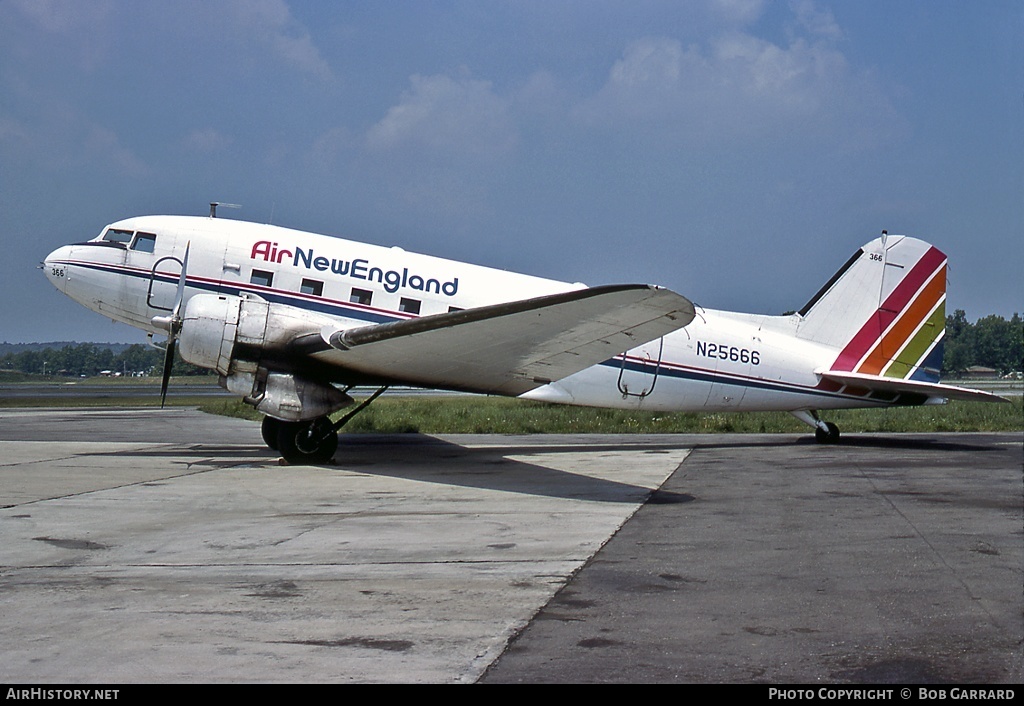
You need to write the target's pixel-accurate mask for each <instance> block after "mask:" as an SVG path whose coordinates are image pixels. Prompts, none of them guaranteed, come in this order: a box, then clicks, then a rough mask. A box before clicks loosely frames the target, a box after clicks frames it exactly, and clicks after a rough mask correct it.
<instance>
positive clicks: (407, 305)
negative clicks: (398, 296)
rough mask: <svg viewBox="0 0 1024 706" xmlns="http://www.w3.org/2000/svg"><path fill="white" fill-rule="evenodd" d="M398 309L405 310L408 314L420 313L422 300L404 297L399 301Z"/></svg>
mask: <svg viewBox="0 0 1024 706" xmlns="http://www.w3.org/2000/svg"><path fill="white" fill-rule="evenodd" d="M398 310H399V311H404V312H405V313H406V314H418V313H420V300H419V299H406V298H405V297H402V300H401V301H400V302H399V303H398Z"/></svg>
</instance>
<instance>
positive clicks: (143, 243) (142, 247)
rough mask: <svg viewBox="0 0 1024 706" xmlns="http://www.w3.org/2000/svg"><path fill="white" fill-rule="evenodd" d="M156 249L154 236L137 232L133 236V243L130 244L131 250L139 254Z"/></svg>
mask: <svg viewBox="0 0 1024 706" xmlns="http://www.w3.org/2000/svg"><path fill="white" fill-rule="evenodd" d="M155 249H156V235H155V234H153V233H143V232H142V231H139V232H138V233H136V234H135V241H134V242H133V243H132V250H137V251H139V252H153V251H154V250H155Z"/></svg>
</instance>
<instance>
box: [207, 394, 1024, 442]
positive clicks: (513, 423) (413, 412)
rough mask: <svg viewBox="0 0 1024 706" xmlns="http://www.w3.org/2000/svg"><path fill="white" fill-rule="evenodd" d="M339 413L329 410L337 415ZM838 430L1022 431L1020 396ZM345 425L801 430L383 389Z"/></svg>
mask: <svg viewBox="0 0 1024 706" xmlns="http://www.w3.org/2000/svg"><path fill="white" fill-rule="evenodd" d="M199 408H200V409H202V410H203V411H206V412H210V413H213V414H222V415H228V416H236V417H243V418H247V419H259V418H260V417H261V415H260V414H259V413H258V412H256V411H255V410H253V409H252V408H251V407H249V406H247V405H245V404H243V403H242V402H240V401H235V400H222V399H216V400H209V399H207V400H204V401H203V402H202V403H201V404H200V405H199ZM338 416H340V413H339V415H335V417H338ZM822 416H823V417H824V418H825V419H827V420H828V421H831V422H835V423H836V424H838V425H839V428H840V429H842V431H843V432H844V433H851V432H852V433H857V432H861V433H863V432H891V433H896V432H943V431H956V432H965V431H1022V430H1024V409H1022V402H1021V398H1015V400H1014V402H1013V403H1012V404H985V403H978V402H950V403H949V404H948V405H936V406H927V407H897V408H891V409H873V410H864V409H860V410H838V411H827V412H823V413H822ZM344 431H345V432H346V433H369V432H373V433H387V434H400V433H421V434H628V433H635V434H680V433H722V432H738V433H807V432H809V431H810V428H809V427H808V426H807V425H805V424H803V423H801V422H799V421H798V420H797V419H795V418H794V417H793V416H791V415H789V414H787V413H784V412H737V413H728V414H723V413H695V412H675V413H660V412H631V411H625V410H614V409H592V408H587V407H569V406H564V405H551V404H545V403H541V402H528V401H525V400H516V399H507V398H502V397H469V396H467V397H461V396H443V397H440V396H439V397H392V398H387V397H384V398H382V399H379V400H377V401H376V402H374V403H373V404H372V405H370V407H368V408H367V409H365V410H363V411H362V412H361V413H360V414H359V415H357V416H356V417H355V418H354V419H353V420H352V421H351V422H349V424H348V425H347V426H346V427H345V429H344Z"/></svg>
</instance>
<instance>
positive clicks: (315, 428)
mask: <svg viewBox="0 0 1024 706" xmlns="http://www.w3.org/2000/svg"><path fill="white" fill-rule="evenodd" d="M278 425H279V426H278V433H277V450H278V451H279V452H280V453H281V455H282V456H283V457H284V460H285V461H287V462H288V463H290V464H293V465H307V464H318V463H327V462H328V461H330V460H331V459H332V458H334V452H335V451H337V450H338V432H336V431H334V429H332V428H331V427H332V424H331V420H330V419H328V418H327V417H318V418H317V419H314V420H312V421H309V422H278Z"/></svg>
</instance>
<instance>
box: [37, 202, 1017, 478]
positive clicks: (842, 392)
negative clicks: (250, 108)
mask: <svg viewBox="0 0 1024 706" xmlns="http://www.w3.org/2000/svg"><path fill="white" fill-rule="evenodd" d="M216 205H217V204H211V208H210V216H209V217H206V216H138V217H133V218H128V219H125V220H121V221H117V222H115V223H111V224H110V225H108V226H106V227H104V228H103V229H102V231H101V232H100V234H99V235H97V236H96V237H94V238H93V239H91V240H89V241H87V242H81V243H76V244H72V245H65V246H63V247H59V248H57V249H56V250H54V251H53V252H52V253H50V254H49V255H48V256H47V257H46V259H45V260H44V262H43V268H44V270H45V273H46V276H47V278H48V279H49V280H50V282H51V283H52V284H53V285H54V286H55V287H56V288H57V289H58V290H60V291H61V292H63V293H64V294H66V295H67V296H69V297H71V298H72V299H73V300H75V301H77V302H79V303H81V304H83V305H84V306H86V307H88V308H89V309H92V310H93V311H95V312H98V313H100V314H102V315H104V316H106V317H109V318H111V319H113V320H115V321H121V322H124V323H127V324H129V325H131V326H134V327H137V328H139V329H142V330H143V331H146V332H147V333H148V335H149V336H150V337H151V338H152V336H154V335H162V336H166V345H165V363H164V369H163V376H162V383H161V391H160V396H161V405H163V402H164V399H165V397H166V394H167V386H168V380H169V376H170V369H171V363H172V361H173V357H174V352H175V350H176V349H179V350H180V354H181V357H182V358H183V359H184V360H186V361H188V362H190V363H192V364H194V365H197V366H199V367H202V368H207V369H210V370H213V371H216V372H217V373H218V375H219V382H220V384H221V386H222V387H224V388H225V389H227V390H228V391H230V392H232V393H235V394H237V395H239V396H240V397H242V398H243V400H244V401H245V402H246V403H248V404H250V405H252V406H253V407H254V408H255V409H256V410H258V411H259V412H260V413H262V414H263V415H264V417H263V422H262V426H261V430H262V435H263V440H264V441H265V442H266V444H267V445H268V446H269V447H270V448H271V449H273V450H275V451H278V452H279V453H280V454H281V455H282V456H283V458H284V459H285V460H286V461H287V462H289V463H293V464H304V463H314V464H315V463H326V462H328V461H330V460H331V459H332V458H333V457H334V455H335V452H336V451H337V447H338V432H339V430H340V429H341V428H342V427H343V426H344V425H345V424H346V423H347V422H348V421H349V420H350V419H351V418H352V417H353V416H354V415H355V414H357V413H358V412H359V411H361V410H362V409H364V408H365V406H366V405H368V404H370V403H371V402H372V401H373V400H375V399H376V398H377V397H378V396H379V395H380V394H382V393H383V392H384V391H385V390H387V389H388V387H390V386H395V385H403V386H415V387H423V388H430V389H443V390H456V391H463V392H472V393H486V394H493V395H505V396H512V397H521V398H524V399H529V400H542V401H545V402H552V403H562V404H571V405H581V406H593V407H613V408H625V409H634V410H648V411H658V412H668V411H698V412H699V411H708V412H742V411H785V412H789V413H791V414H793V415H794V416H795V417H796V418H797V419H799V420H801V421H803V422H804V423H806V424H808V425H809V426H810V427H812V428H813V429H814V430H815V438H816V439H817V441H819V442H821V443H835V442H837V441H838V440H839V436H840V432H839V429H838V427H837V426H836V425H835V424H834V423H832V422H828V421H824V420H823V419H821V417H820V416H819V411H821V410H833V409H848V408H855V407H892V406H905V405H924V404H942V403H945V402H946V400H948V399H968V400H985V401H1005V400H1003V399H1002V398H1000V397H997V396H995V395H992V394H989V393H986V392H982V391H979V390H973V389H968V388H960V387H954V386H950V385H945V384H941V383H940V382H939V371H940V368H941V365H942V350H943V337H944V332H945V300H946V256H945V255H944V254H943V253H942V252H941V251H940V250H938V249H937V248H936V247H934V246H932V245H930V244H928V243H926V242H924V241H921V240H917V239H914V238H911V237H907V236H903V235H889V234H888V233H886V231H882V235H881V237H878V238H875V239H874V240H872V241H871V242H869V243H867V244H866V245H864V246H863V247H862V248H860V249H858V250H857V251H856V252H855V253H854V254H853V256H852V257H850V258H849V259H848V260H847V261H846V263H845V264H843V266H842V267H840V269H839V270H838V271H837V272H836V273H835V275H834V276H833V277H832V278H831V279H829V280H828V281H827V282H826V283H825V285H824V286H823V287H822V288H821V289H820V290H819V291H818V292H817V294H815V295H814V296H813V297H812V298H811V299H810V301H808V302H807V304H806V305H804V306H803V307H802V308H800V309H799V310H798V311H796V312H794V313H792V314H788V315H782V316H769V315H761V314H743V313H734V312H728V311H716V310H712V309H705V308H704V307H701V306H697V305H694V304H693V303H692V302H691V301H690V300H689V299H687V298H685V297H683V296H681V295H679V294H677V293H675V292H673V291H671V290H669V289H665V288H662V287H656V286H651V285H646V284H627V285H605V286H595V287H587V286H586V285H584V284H581V283H567V282H560V281H555V280H550V279H543V278H539V277H533V276H529V275H524V274H516V273H511V272H507V271H504V270H500V269H493V268H488V267H482V266H479V265H473V264H468V263H463V262H458V261H455V260H448V259H442V258H437V257H431V256H428V255H422V254H417V253H413V252H407V251H405V250H403V249H402V248H398V247H390V248H389V247H383V246H378V245H373V244H367V243H361V242H357V241H353V240H346V239H341V238H337V237H332V236H326V235H318V234H314V233H307V232H302V231H298V230H292V229H289V228H283V227H279V226H274V225H267V224H259V223H252V222H247V221H242V220H234V219H226V218H220V217H217V215H216ZM366 386H373V387H376V388H377V390H376V391H375V392H374V393H373V394H372V395H371V396H370V397H369V398H368V399H366V400H364V401H363V402H362V403H361V404H358V405H355V400H354V399H353V398H352V397H351V396H350V395H349V392H350V391H351V390H352V389H353V388H355V387H366ZM353 405H355V408H354V409H353V410H351V411H349V412H348V413H347V414H345V415H344V416H343V417H342V418H341V419H339V420H337V421H332V419H331V418H330V416H329V415H331V414H334V413H335V412H338V411H339V410H342V409H344V408H347V407H350V406H353Z"/></svg>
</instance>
